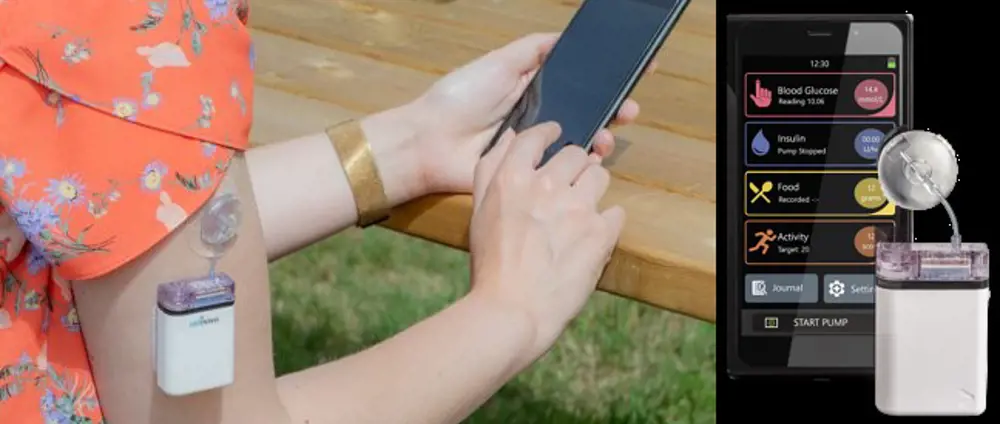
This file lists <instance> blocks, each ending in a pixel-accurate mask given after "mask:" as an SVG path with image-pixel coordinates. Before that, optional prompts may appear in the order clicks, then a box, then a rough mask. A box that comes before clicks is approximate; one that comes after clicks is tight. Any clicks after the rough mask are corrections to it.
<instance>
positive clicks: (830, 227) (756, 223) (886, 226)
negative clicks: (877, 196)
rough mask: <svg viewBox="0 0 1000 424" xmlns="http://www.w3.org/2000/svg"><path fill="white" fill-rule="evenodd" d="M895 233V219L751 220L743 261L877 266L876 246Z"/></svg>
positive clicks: (781, 263)
mask: <svg viewBox="0 0 1000 424" xmlns="http://www.w3.org/2000/svg"><path fill="white" fill-rule="evenodd" d="M894 231H895V222H894V221H893V220H891V219H885V220H881V219H880V220H873V219H868V220H793V219H787V220H783V219H769V220H764V219H762V220H758V219H751V220H747V221H746V222H745V223H744V236H743V240H744V241H745V246H744V249H743V258H744V262H745V263H746V264H747V265H806V264H808V265H814V266H817V265H820V266H822V265H826V266H858V265H873V264H874V263H875V260H874V258H875V244H876V243H878V242H881V241H890V240H892V239H893V234H894Z"/></svg>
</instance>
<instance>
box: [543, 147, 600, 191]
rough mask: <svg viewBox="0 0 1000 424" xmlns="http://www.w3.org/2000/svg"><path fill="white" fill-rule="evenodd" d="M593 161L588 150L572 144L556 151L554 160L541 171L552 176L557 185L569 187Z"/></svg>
mask: <svg viewBox="0 0 1000 424" xmlns="http://www.w3.org/2000/svg"><path fill="white" fill-rule="evenodd" d="M592 163H593V162H592V161H591V160H590V158H589V155H588V154H587V152H585V151H584V150H583V149H582V148H580V146H573V145H570V146H566V147H563V148H562V150H560V151H559V153H556V155H555V156H553V157H552V160H550V161H548V162H547V163H546V164H545V166H543V167H542V169H541V172H542V173H544V174H545V175H547V176H548V177H549V178H551V179H552V182H553V183H554V184H555V186H556V187H567V188H568V187H569V186H570V185H572V184H573V183H574V182H575V181H576V179H577V177H579V176H580V173H581V172H583V170H584V169H586V168H587V166H589V165H590V164H592Z"/></svg>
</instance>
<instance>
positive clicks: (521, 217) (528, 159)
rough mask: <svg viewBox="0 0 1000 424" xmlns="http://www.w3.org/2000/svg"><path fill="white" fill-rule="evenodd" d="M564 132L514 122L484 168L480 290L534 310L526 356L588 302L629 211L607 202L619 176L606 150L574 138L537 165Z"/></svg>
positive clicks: (476, 227)
mask: <svg viewBox="0 0 1000 424" xmlns="http://www.w3.org/2000/svg"><path fill="white" fill-rule="evenodd" d="M559 133H560V129H559V126H558V125H557V124H554V123H545V124H541V125H539V126H536V127H533V128H530V129H528V130H526V131H524V132H522V133H521V134H519V135H517V136H516V137H515V136H514V134H513V132H512V131H509V132H508V133H507V134H506V135H505V137H503V138H502V140H501V141H500V142H499V143H498V144H497V146H496V147H495V148H494V149H493V150H491V151H490V152H489V153H488V154H487V155H486V156H485V157H483V159H482V160H481V161H480V162H479V165H478V166H477V167H476V171H475V191H474V194H473V198H474V206H473V208H474V209H473V216H472V227H471V234H470V252H471V253H472V283H473V288H472V292H471V294H470V296H475V297H478V298H480V299H485V300H486V301H487V302H494V304H496V305H501V306H502V307H505V308H509V309H510V310H513V311H515V312H517V313H523V314H525V315H527V317H528V319H529V320H530V322H532V323H533V327H534V329H535V335H534V339H533V343H532V350H531V352H526V356H527V357H526V358H524V360H526V361H531V360H534V359H536V358H537V356H539V355H541V354H542V353H544V352H545V351H546V350H547V349H548V348H549V347H551V345H552V343H554V342H555V340H556V338H557V337H558V336H559V334H560V333H562V331H563V329H564V328H565V326H566V324H567V323H568V322H569V321H570V320H571V319H572V318H573V317H575V316H576V315H577V314H578V313H579V312H580V310H581V308H582V307H583V305H584V304H585V303H586V301H587V298H588V297H589V296H590V294H591V293H592V292H593V291H594V289H595V287H596V285H597V280H598V278H599V277H600V275H601V272H602V271H603V269H604V266H605V265H606V264H607V261H608V259H609V258H610V255H611V252H612V250H613V249H614V247H615V244H616V243H617V241H618V235H619V233H620V232H621V229H622V225H623V223H624V220H625V213H624V211H623V210H622V209H621V208H620V207H613V208H610V209H607V210H605V211H603V212H601V211H598V209H597V208H598V201H599V200H600V199H601V197H602V196H603V195H604V192H605V191H606V190H607V188H608V184H609V181H610V176H609V174H608V171H607V170H606V169H604V168H603V167H602V166H601V165H600V160H599V158H596V157H594V156H588V155H587V153H585V152H584V151H583V149H581V148H579V147H577V146H569V147H566V148H564V149H562V150H561V151H560V152H559V153H558V154H556V155H555V156H554V157H553V158H552V159H551V160H550V161H549V162H548V163H546V164H545V165H544V166H543V167H541V168H540V169H538V170H536V169H535V167H536V165H537V164H538V162H539V160H540V159H541V157H542V153H543V151H544V150H545V148H546V147H547V146H549V145H550V144H551V143H553V142H554V141H555V140H556V139H557V138H558V136H559Z"/></svg>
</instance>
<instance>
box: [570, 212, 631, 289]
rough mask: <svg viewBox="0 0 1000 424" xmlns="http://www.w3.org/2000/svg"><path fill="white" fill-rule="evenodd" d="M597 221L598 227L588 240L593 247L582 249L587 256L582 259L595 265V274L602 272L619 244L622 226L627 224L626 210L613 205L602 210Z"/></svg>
mask: <svg viewBox="0 0 1000 424" xmlns="http://www.w3.org/2000/svg"><path fill="white" fill-rule="evenodd" d="M595 222H596V224H597V228H595V229H594V231H593V232H591V234H590V236H589V237H588V240H587V242H586V243H587V244H589V246H588V247H591V248H589V249H580V250H581V251H583V252H585V253H586V256H587V257H584V258H582V259H585V260H587V261H589V263H591V264H592V266H594V269H593V271H594V273H595V274H600V273H601V270H603V269H604V266H605V265H607V263H608V261H609V260H610V259H611V254H612V253H613V252H614V250H615V246H616V245H617V244H618V239H619V237H620V236H621V232H622V228H624V226H625V210H624V209H622V208H621V206H612V207H610V208H608V209H605V210H604V211H603V212H601V214H600V215H599V216H598V218H597V219H596V220H595ZM598 276H599V275H598Z"/></svg>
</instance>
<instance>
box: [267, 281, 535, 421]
mask: <svg viewBox="0 0 1000 424" xmlns="http://www.w3.org/2000/svg"><path fill="white" fill-rule="evenodd" d="M533 345H534V327H533V324H532V321H531V320H530V318H529V317H528V316H527V314H524V313H521V312H519V310H517V309H514V308H508V307H505V306H500V304H498V303H497V302H495V301H494V300H492V299H489V298H487V297H486V296H482V295H478V294H476V293H472V294H470V295H468V296H466V297H465V298H463V299H461V300H459V301H458V302H456V303H455V304H453V305H452V306H450V307H449V308H447V309H445V310H444V311H442V312H440V313H438V314H437V315H434V316H432V317H430V318H428V319H427V320H425V321H423V322H421V323H419V324H417V325H415V326H413V327H410V328H409V329H407V330H406V331H404V332H402V333H400V334H398V335H396V336H395V337H393V338H391V339H389V340H387V341H385V342H383V343H381V344H379V345H376V346H375V347H372V348H370V349H368V350H365V351H363V352H360V353H358V354H355V355H352V356H349V357H346V358H343V359H340V360H337V361H336V362H331V363H328V364H326V365H322V366H319V367H316V368H312V369H308V370H305V371H301V372H298V373H294V374H290V375H287V376H284V377H281V378H280V379H278V392H279V394H280V395H281V400H282V402H283V403H284V404H285V407H286V408H287V409H288V411H289V414H291V416H292V419H293V420H292V422H295V423H313V424H326V423H331V424H332V423H412V424H421V423H435V424H439V423H457V422H460V421H461V420H463V419H464V418H465V417H467V416H468V415H469V414H471V413H472V411H474V410H475V409H476V408H477V407H479V406H480V405H482V404H483V402H485V401H486V400H487V399H488V398H489V397H490V396H491V395H492V394H493V393H495V392H496V391H497V390H498V389H499V388H500V387H501V386H502V385H503V384H504V383H505V382H507V381H508V380H510V379H511V378H512V377H513V376H514V375H515V374H517V373H518V372H520V371H521V370H523V369H524V368H525V367H527V366H528V365H529V364H530V363H531V361H532V360H534V359H535V358H536V357H537V355H539V354H541V352H533V350H534V349H533Z"/></svg>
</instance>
